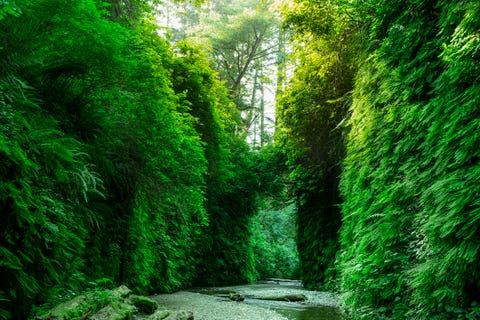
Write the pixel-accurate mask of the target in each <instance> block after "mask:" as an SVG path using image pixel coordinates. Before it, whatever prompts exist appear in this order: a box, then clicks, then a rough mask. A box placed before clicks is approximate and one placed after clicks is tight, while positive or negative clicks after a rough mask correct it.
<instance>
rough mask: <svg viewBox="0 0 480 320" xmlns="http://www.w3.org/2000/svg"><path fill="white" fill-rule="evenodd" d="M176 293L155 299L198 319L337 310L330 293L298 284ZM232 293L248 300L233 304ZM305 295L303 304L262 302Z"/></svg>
mask: <svg viewBox="0 0 480 320" xmlns="http://www.w3.org/2000/svg"><path fill="white" fill-rule="evenodd" d="M193 291H195V292H190V291H180V292H177V293H173V294H161V295H156V296H153V297H152V298H154V299H155V300H157V301H158V303H159V304H160V305H162V306H165V307H166V308H167V309H170V310H188V311H193V314H194V317H195V320H288V318H286V317H284V316H282V315H281V314H279V313H278V312H276V311H275V309H278V308H279V307H280V308H282V307H287V308H288V307H291V308H295V307H308V306H325V307H335V306H336V305H337V297H336V295H335V294H332V293H329V292H318V291H309V290H305V289H303V288H302V287H301V286H300V284H299V283H298V282H291V283H289V282H280V283H278V282H274V281H271V282H264V283H259V284H253V285H241V286H229V287H217V288H198V289H195V290H193ZM230 292H235V293H239V294H241V295H243V296H245V297H246V299H245V301H244V302H235V301H230V300H229V299H228V298H227V297H228V294H229V293H230ZM289 294H303V295H305V296H306V297H307V300H306V301H304V302H278V301H263V300H261V298H262V297H271V296H281V295H289Z"/></svg>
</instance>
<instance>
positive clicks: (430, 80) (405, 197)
mask: <svg viewBox="0 0 480 320" xmlns="http://www.w3.org/2000/svg"><path fill="white" fill-rule="evenodd" d="M362 9H364V10H365V11H364V12H365V16H366V17H367V18H368V24H369V28H370V30H371V33H370V41H371V44H372V47H371V48H372V49H371V50H370V54H369V57H368V59H367V60H366V61H365V64H364V65H363V67H362V68H361V70H360V72H359V73H358V75H357V79H356V84H355V90H354V102H353V105H352V107H351V111H352V117H351V120H350V125H351V132H350V136H349V139H348V147H347V157H346V160H345V163H344V172H343V174H342V182H341V189H342V193H343V196H344V198H345V202H344V204H343V206H342V211H343V227H342V230H341V244H342V249H341V251H340V255H339V264H338V269H339V271H340V279H339V282H340V290H341V292H342V299H343V302H344V304H345V308H346V311H347V313H348V317H349V318H352V319H474V318H476V317H478V316H479V302H480V301H479V300H478V299H479V298H478V292H479V290H480V269H479V257H480V254H479V250H480V245H479V243H480V242H479V240H480V238H479V234H478V228H479V222H478V221H479V217H480V215H479V214H480V211H479V202H478V194H479V187H480V184H479V180H478V179H479V162H478V159H479V158H478V156H479V153H480V148H479V147H480V146H479V141H480V140H479V138H480V137H479V131H478V123H479V115H480V114H479V95H478V91H479V89H480V87H479V76H478V75H479V74H480V73H479V71H480V69H479V68H480V67H479V66H480V65H479V63H478V59H479V54H480V51H479V50H480V46H479V43H480V38H479V32H478V30H479V27H480V5H479V3H478V2H477V1H459V2H457V1H385V3H383V4H382V5H380V6H378V7H368V6H365V5H364V6H363V7H362Z"/></svg>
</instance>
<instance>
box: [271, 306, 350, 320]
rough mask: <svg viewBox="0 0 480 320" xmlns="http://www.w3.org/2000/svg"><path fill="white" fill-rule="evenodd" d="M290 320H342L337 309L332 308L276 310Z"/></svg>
mask: <svg viewBox="0 0 480 320" xmlns="http://www.w3.org/2000/svg"><path fill="white" fill-rule="evenodd" d="M276 310H277V312H278V313H280V314H281V315H283V316H285V317H287V318H288V319H290V320H341V319H342V318H341V317H340V314H339V313H338V311H337V309H335V308H331V307H319V306H318V307H304V308H285V309H284V308H282V309H276Z"/></svg>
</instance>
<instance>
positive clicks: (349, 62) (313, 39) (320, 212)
mask: <svg viewBox="0 0 480 320" xmlns="http://www.w3.org/2000/svg"><path fill="white" fill-rule="evenodd" d="M283 14H284V17H285V21H284V24H285V26H286V27H287V28H289V29H291V31H290V33H291V34H292V36H291V38H292V42H291V44H290V45H291V46H292V51H293V52H292V54H291V56H290V60H291V62H290V63H291V64H293V66H294V73H293V76H292V78H291V79H290V81H289V83H288V84H287V86H286V88H285V90H284V92H282V94H281V98H280V99H279V103H278V106H277V119H278V124H277V131H276V142H277V146H278V147H279V148H280V149H281V150H282V151H283V152H284V154H285V155H286V157H287V164H288V166H289V169H290V172H291V173H290V178H291V180H292V182H293V189H294V194H295V198H296V202H297V224H298V233H297V245H298V251H299V254H300V262H301V277H302V280H303V283H304V285H306V286H307V287H310V288H318V287H328V286H330V287H331V286H332V285H333V282H332V281H333V279H334V278H335V266H334V263H335V255H336V252H337V250H338V230H339V228H340V224H341V213H340V208H339V204H340V203H341V198H340V193H339V191H338V183H339V177H340V172H341V162H342V159H343V157H344V152H345V148H344V143H343V142H344V127H343V126H342V123H343V122H344V120H345V119H346V118H347V116H348V107H349V102H350V96H349V92H350V91H351V90H352V87H353V77H354V75H355V71H356V68H357V66H356V63H357V55H356V53H357V51H358V49H357V47H358V45H357V39H356V33H355V32H354V31H352V30H354V28H355V25H354V23H352V22H351V21H349V19H348V17H347V16H346V15H345V14H344V13H343V12H342V11H341V10H338V7H335V6H334V4H333V3H330V2H324V3H323V2H322V3H318V1H294V4H291V5H290V6H286V7H285V8H284V9H283ZM339 39H342V40H343V41H339Z"/></svg>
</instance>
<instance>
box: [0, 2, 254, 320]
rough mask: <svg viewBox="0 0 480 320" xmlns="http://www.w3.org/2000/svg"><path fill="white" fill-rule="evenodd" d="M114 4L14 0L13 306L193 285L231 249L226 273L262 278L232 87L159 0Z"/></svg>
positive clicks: (5, 60) (6, 203) (0, 149)
mask: <svg viewBox="0 0 480 320" xmlns="http://www.w3.org/2000/svg"><path fill="white" fill-rule="evenodd" d="M112 2H115V3H113V5H117V6H116V7H115V8H116V9H115V10H114V11H112V10H113V9H112V8H113V7H112V6H109V5H106V4H105V3H100V2H97V1H93V0H81V1H75V2H71V1H63V0H49V1H40V0H39V1H28V0H19V1H15V2H14V3H13V2H12V3H9V4H7V5H6V6H4V7H2V8H0V30H1V32H0V66H1V67H0V212H1V215H2V216H1V223H0V318H15V319H19V318H25V317H27V315H28V313H29V311H30V309H31V306H32V305H36V304H40V303H43V302H45V301H50V302H52V303H54V302H55V301H58V300H60V299H66V298H68V297H69V296H71V295H75V294H77V293H78V292H80V291H81V290H84V289H85V288H88V287H89V288H91V287H94V286H97V285H115V284H126V285H128V286H129V287H131V288H132V289H134V290H135V291H137V292H141V293H149V292H160V291H172V290H175V289H178V288H180V287H184V286H188V285H191V284H192V283H193V282H195V281H197V279H198V278H199V277H200V276H201V270H204V269H206V268H208V267H206V266H209V265H210V264H211V262H209V261H207V259H206V258H205V257H206V256H207V255H204V253H205V252H208V253H209V255H208V257H211V254H210V253H211V252H212V251H211V250H214V252H219V253H220V251H224V249H225V247H226V248H228V250H225V251H226V252H227V253H226V255H227V256H226V257H225V259H224V261H225V263H226V264H232V266H228V267H227V268H226V269H228V272H229V273H228V278H225V276H224V274H221V273H215V272H212V273H210V276H211V281H212V282H213V281H225V279H227V280H228V279H241V280H244V281H245V280H250V279H252V274H253V269H252V268H253V263H252V260H251V259H252V253H251V252H249V251H248V250H247V249H248V241H249V230H248V228H246V227H243V226H244V225H245V226H247V225H248V223H245V224H244V221H248V219H249V217H250V216H251V214H252V212H254V211H255V210H254V208H255V201H254V200H255V194H256V191H255V190H254V189H251V188H248V187H247V186H248V185H249V184H251V183H253V184H255V183H256V176H255V175H254V174H252V173H249V170H250V167H249V166H248V163H249V161H250V160H249V158H248V157H249V156H248V153H249V152H250V151H249V150H248V147H247V146H246V143H245V142H243V141H241V140H240V138H238V137H236V136H235V134H234V131H233V129H232V128H233V127H234V126H235V121H236V120H235V119H236V118H238V117H237V115H236V114H235V112H234V111H233V110H234V108H233V107H232V104H231V102H230V101H229V99H228V97H227V94H226V90H225V89H224V88H223V87H222V85H221V84H220V82H219V81H218V80H217V79H216V78H215V73H214V72H213V70H211V69H210V68H209V67H208V63H207V61H206V58H205V57H203V56H202V55H200V54H195V52H197V53H198V49H194V48H193V47H189V46H188V45H182V46H180V45H179V46H178V47H177V48H175V49H173V48H172V46H171V45H170V44H169V43H168V42H167V41H165V40H162V39H161V38H160V37H159V36H158V34H157V29H156V26H155V25H154V24H153V23H151V22H150V20H149V18H148V16H149V12H148V7H146V6H145V5H143V4H142V3H137V2H136V1H131V2H128V5H129V7H128V8H127V7H122V4H121V3H116V1H112ZM2 5H3V4H2ZM117 9H118V10H117ZM109 10H110V11H109ZM127 13H128V14H127ZM189 50H190V51H189ZM195 50H197V51H195ZM232 159H233V160H232ZM246 164H247V165H246ZM245 165H246V166H245ZM216 181H219V182H216ZM217 199H219V200H218V201H217ZM214 201H216V202H214ZM214 205H215V207H214ZM207 210H208V211H207ZM224 213H225V214H226V215H224ZM231 221H234V222H238V224H239V226H238V230H237V231H235V232H234V233H229V231H228V232H227V230H229V229H230V226H231ZM218 230H222V232H224V234H223V235H222V233H218V232H217V231H218ZM218 237H220V238H221V240H222V241H221V242H220V241H218V240H217V238H218ZM224 246H225V247H224ZM244 249H245V250H244ZM232 257H235V258H236V259H238V261H235V260H233V259H232ZM215 258H216V259H217V256H215ZM222 271H224V270H222ZM217 279H220V280H217Z"/></svg>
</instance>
